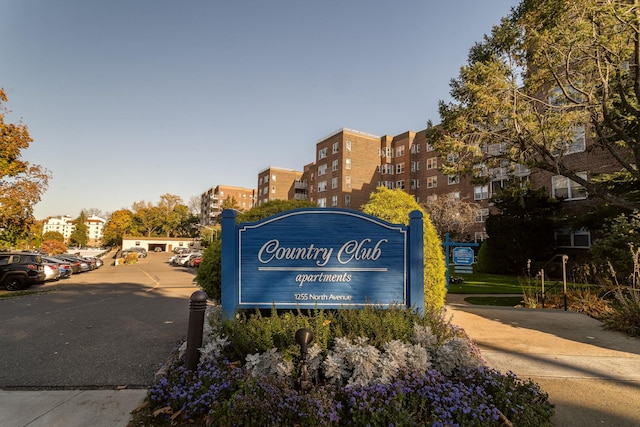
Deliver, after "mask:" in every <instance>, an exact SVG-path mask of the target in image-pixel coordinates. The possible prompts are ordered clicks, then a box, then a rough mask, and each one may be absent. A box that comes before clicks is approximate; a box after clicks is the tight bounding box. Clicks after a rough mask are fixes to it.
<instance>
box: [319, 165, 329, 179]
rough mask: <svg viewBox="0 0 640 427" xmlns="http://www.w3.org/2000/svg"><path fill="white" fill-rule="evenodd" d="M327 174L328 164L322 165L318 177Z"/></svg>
mask: <svg viewBox="0 0 640 427" xmlns="http://www.w3.org/2000/svg"><path fill="white" fill-rule="evenodd" d="M326 173H327V164H326V163H324V164H321V165H320V166H318V176H322V175H324V174H326Z"/></svg>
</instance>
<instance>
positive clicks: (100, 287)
mask: <svg viewBox="0 0 640 427" xmlns="http://www.w3.org/2000/svg"><path fill="white" fill-rule="evenodd" d="M169 256H170V254H167V253H164V252H160V253H149V255H148V257H147V258H142V259H140V260H139V262H138V263H136V264H131V265H118V266H115V265H114V262H113V261H114V259H113V258H112V257H113V253H112V254H110V255H107V256H106V257H104V258H103V260H104V265H103V266H102V267H100V268H98V269H96V270H93V271H89V272H86V273H81V274H77V275H72V276H71V277H70V278H68V279H63V280H59V281H57V282H47V283H45V284H43V285H36V286H32V287H31V288H30V291H31V292H32V293H29V294H26V295H21V296H17V297H11V298H3V299H0V322H2V324H3V327H2V329H1V330H0V347H2V349H3V356H4V357H3V358H2V359H0V388H7V389H11V388H14V389H20V388H71V387H94V388H95V387H98V388H100V387H105V388H112V387H122V386H127V387H130V388H131V387H133V388H136V387H147V386H148V385H149V384H151V383H152V381H153V377H154V375H155V373H156V372H157V370H158V369H159V368H160V366H161V365H162V364H163V363H164V362H165V361H166V359H167V358H168V357H169V355H170V353H171V351H172V350H173V349H174V348H175V347H176V346H177V345H178V344H179V343H180V342H182V340H183V339H184V337H185V336H186V334H187V327H188V317H189V297H190V295H191V294H192V293H193V292H194V291H196V290H198V289H199V288H198V287H197V286H196V285H195V284H194V283H193V278H194V272H195V271H194V269H192V268H176V267H172V266H170V265H169V264H168V263H167V260H168V258H169Z"/></svg>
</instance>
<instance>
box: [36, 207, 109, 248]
mask: <svg viewBox="0 0 640 427" xmlns="http://www.w3.org/2000/svg"><path fill="white" fill-rule="evenodd" d="M106 222H107V221H106V220H104V219H102V218H100V217H97V216H95V215H92V216H90V217H88V218H87V219H86V221H85V225H86V226H87V227H88V237H89V242H88V245H89V246H99V245H100V244H101V242H102V232H103V229H104V224H105V223H106ZM75 229H76V224H75V220H74V219H73V218H71V217H70V216H66V215H65V216H61V217H55V218H49V219H47V220H46V221H45V222H44V224H43V226H42V234H44V233H46V232H48V231H56V232H58V233H60V234H62V236H63V237H64V241H65V242H67V243H68V242H69V237H71V233H73V231H74V230H75Z"/></svg>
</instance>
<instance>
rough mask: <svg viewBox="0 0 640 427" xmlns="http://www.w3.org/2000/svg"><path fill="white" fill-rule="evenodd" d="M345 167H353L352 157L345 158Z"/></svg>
mask: <svg viewBox="0 0 640 427" xmlns="http://www.w3.org/2000/svg"><path fill="white" fill-rule="evenodd" d="M344 168H345V169H351V159H350V158H349V157H347V158H346V159H344Z"/></svg>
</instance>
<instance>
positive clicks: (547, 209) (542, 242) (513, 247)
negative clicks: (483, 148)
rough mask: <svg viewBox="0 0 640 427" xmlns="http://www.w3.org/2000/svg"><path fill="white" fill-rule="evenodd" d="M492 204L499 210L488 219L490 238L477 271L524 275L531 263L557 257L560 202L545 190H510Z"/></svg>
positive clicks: (498, 196)
mask: <svg viewBox="0 0 640 427" xmlns="http://www.w3.org/2000/svg"><path fill="white" fill-rule="evenodd" d="M491 201H492V202H493V204H494V207H495V208H497V209H498V210H499V213H497V214H491V215H489V217H488V218H487V219H486V222H485V228H486V230H487V234H488V235H489V238H488V239H487V240H486V241H485V242H484V243H483V244H482V247H481V250H480V251H479V253H478V263H477V266H476V271H478V272H484V273H516V274H518V273H523V271H525V270H526V268H527V264H528V261H529V260H531V261H546V260H548V259H549V258H550V257H551V256H552V255H553V254H554V248H555V241H554V234H553V230H554V227H555V223H554V216H555V214H556V212H557V210H558V207H559V202H558V201H556V200H552V199H549V197H548V196H547V194H546V193H545V191H544V190H542V189H538V190H535V189H532V188H529V187H525V188H520V187H519V186H518V185H512V186H509V187H507V188H506V189H505V190H504V191H502V192H500V193H499V194H498V195H496V196H494V197H493V198H492V199H491Z"/></svg>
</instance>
